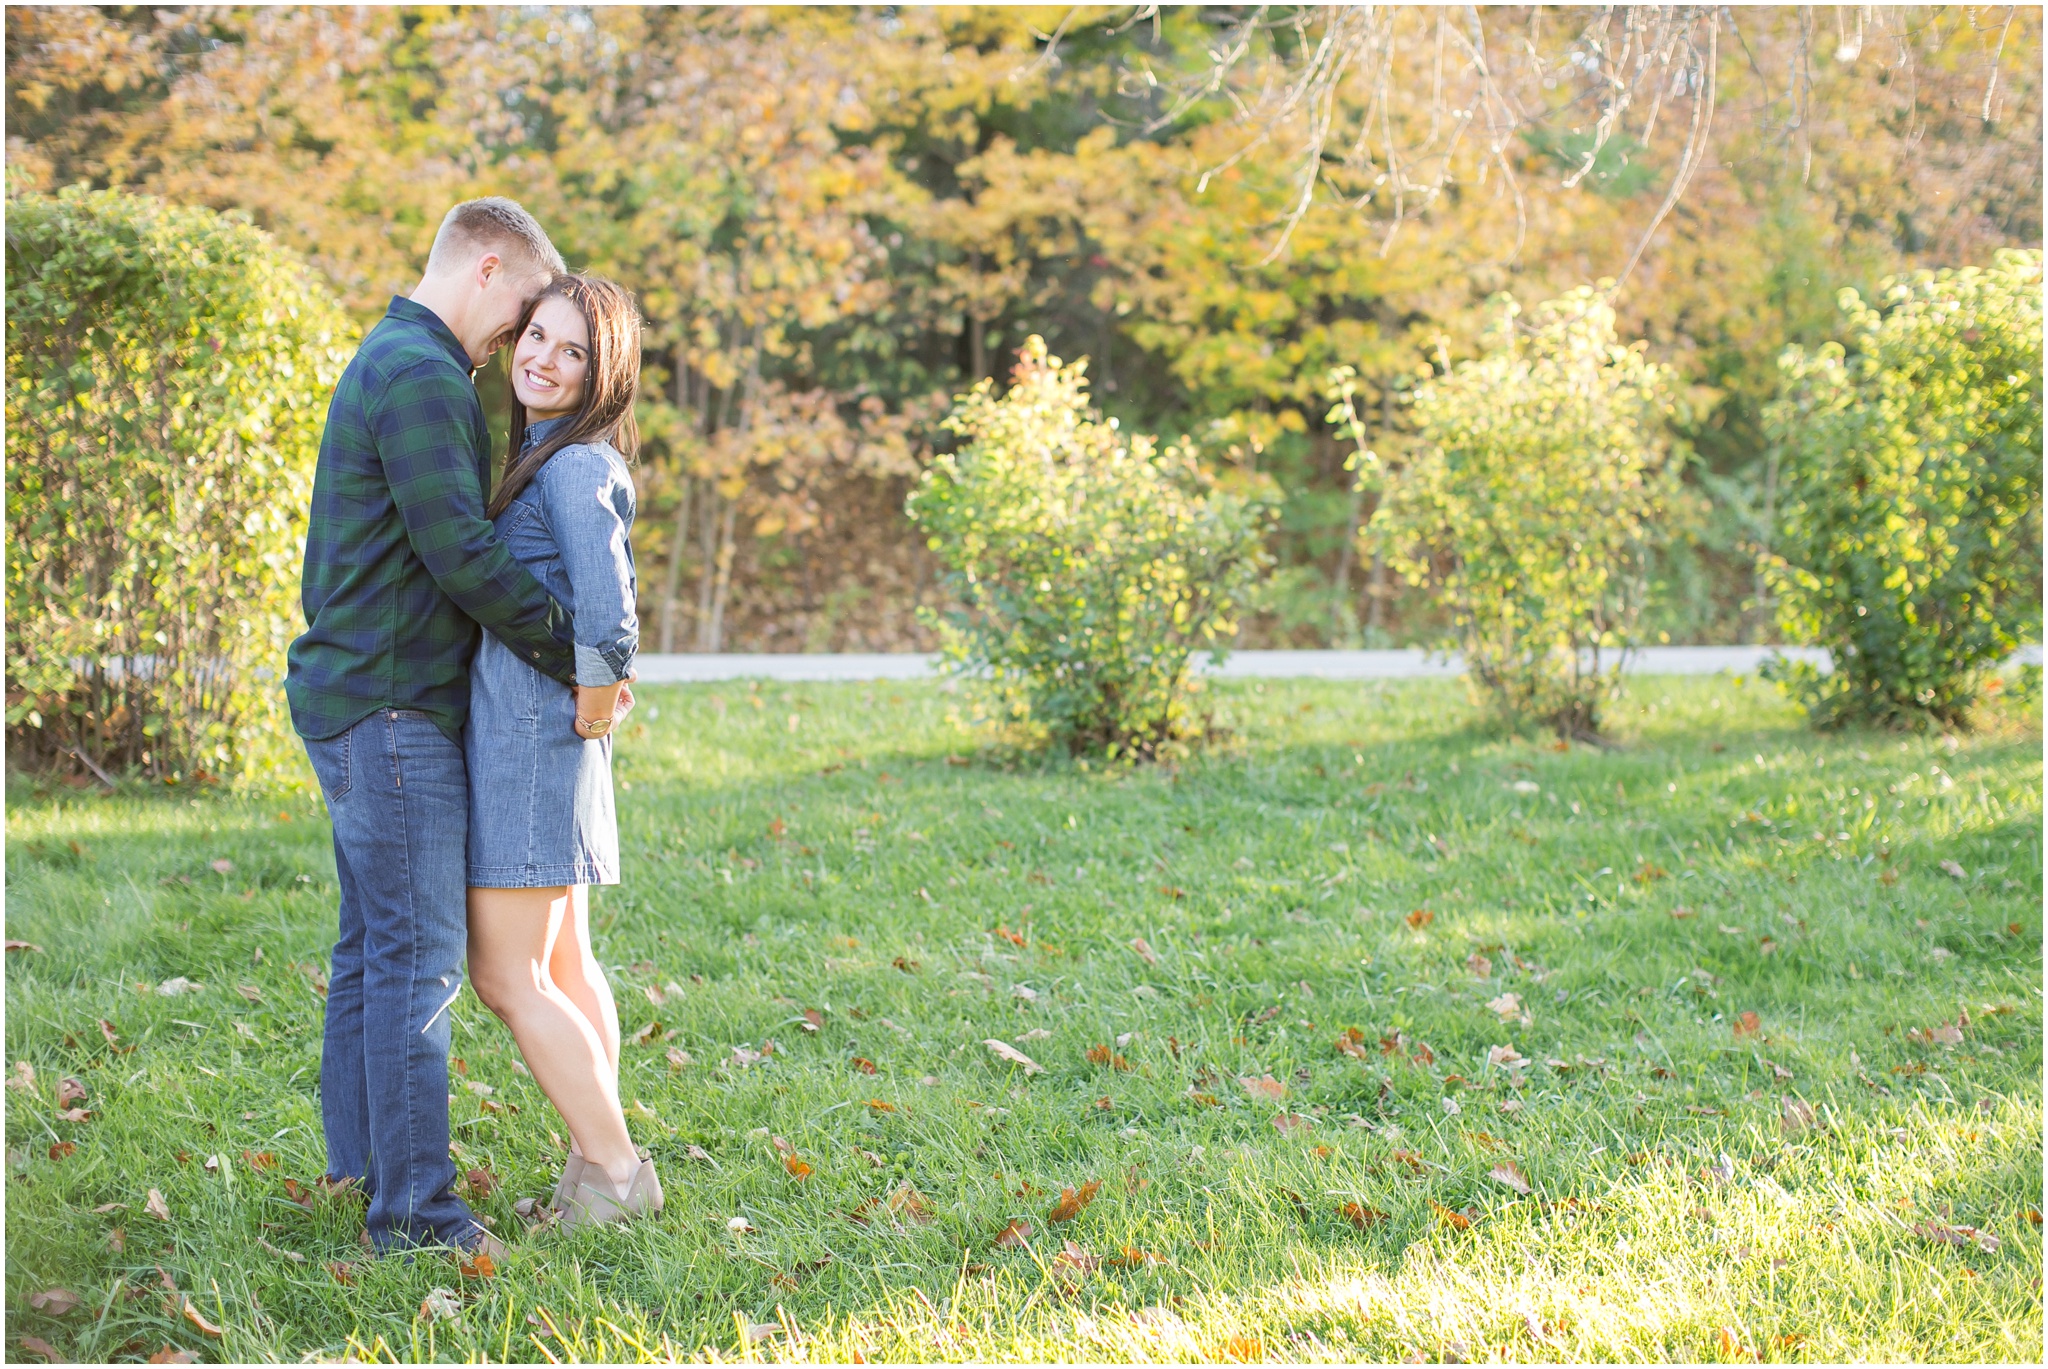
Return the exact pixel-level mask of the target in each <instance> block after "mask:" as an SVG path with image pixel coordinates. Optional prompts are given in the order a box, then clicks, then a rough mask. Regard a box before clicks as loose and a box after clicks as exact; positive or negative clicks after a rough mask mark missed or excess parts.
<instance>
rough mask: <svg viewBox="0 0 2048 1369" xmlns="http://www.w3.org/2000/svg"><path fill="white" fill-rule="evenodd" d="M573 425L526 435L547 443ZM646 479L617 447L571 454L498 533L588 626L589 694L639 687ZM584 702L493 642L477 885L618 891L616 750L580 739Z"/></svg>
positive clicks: (475, 804)
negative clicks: (638, 566) (639, 525)
mask: <svg viewBox="0 0 2048 1369" xmlns="http://www.w3.org/2000/svg"><path fill="white" fill-rule="evenodd" d="M567 421H568V420H567V419H566V418H557V419H550V420H548V421H547V422H545V423H538V424H535V425H534V426H533V427H531V428H528V429H527V430H526V442H527V444H528V445H529V446H530V445H531V444H533V443H535V442H538V441H541V440H542V439H543V438H545V437H546V436H547V434H548V433H549V432H550V431H552V430H553V428H554V426H555V425H556V424H559V423H565V422H567ZM633 510H634V497H633V477H632V475H631V474H630V473H629V472H628V471H627V469H626V463H625V460H624V459H623V458H622V457H620V455H619V454H618V452H616V451H614V450H613V449H612V447H611V445H610V444H609V443H604V442H599V443H594V444H587V445H585V444H579V445H577V446H573V447H564V448H563V449H562V450H561V451H559V452H556V453H555V454H554V455H553V456H551V457H549V458H548V462H547V464H546V465H545V466H542V467H541V468H540V471H539V473H538V474H537V475H535V476H534V478H533V479H532V481H530V482H529V483H528V484H527V486H526V488H525V489H523V490H521V491H520V492H519V495H518V497H517V498H515V499H514V500H513V501H512V502H511V503H510V504H509V505H507V506H506V508H505V511H504V512H503V513H501V514H499V515H498V516H497V518H496V520H494V525H495V526H496V528H497V530H498V536H499V538H500V539H501V540H502V541H503V542H504V544H505V546H506V549H507V550H509V551H510V552H511V553H512V555H513V557H514V558H515V559H517V560H518V561H519V563H520V564H521V565H523V566H525V567H526V568H527V569H528V570H530V571H532V572H533V574H534V578H535V579H537V580H539V581H540V582H541V584H542V585H543V586H544V587H545V588H546V589H547V591H548V593H550V594H552V595H554V596H555V598H556V599H557V600H558V601H559V602H560V603H561V604H562V605H563V607H565V608H567V609H568V610H569V611H570V612H571V614H572V615H573V617H574V619H575V626H576V681H577V683H578V684H584V685H608V684H613V683H616V682H617V681H619V680H623V679H625V678H626V674H627V671H628V669H629V667H630V666H631V665H632V661H633V653H634V652H635V651H636V650H637V649H638V648H639V644H640V620H639V617H638V615H637V614H636V613H635V612H634V602H635V599H636V597H637V589H638V586H637V582H636V579H635V576H634V571H633V546H632V542H631V541H630V535H631V533H632V530H633ZM575 719H576V696H575V694H574V693H573V692H572V691H571V690H570V689H569V687H568V686H567V685H565V684H562V683H560V682H558V681H556V680H552V679H550V678H548V677H547V676H545V675H543V674H541V673H540V672H539V671H538V670H535V669H534V668H533V667H532V666H530V665H528V664H527V663H526V662H525V661H524V660H522V659H520V657H519V656H518V655H517V654H516V653H514V652H513V651H512V650H511V649H510V648H509V647H507V646H506V645H505V644H504V643H502V642H500V641H499V640H498V639H497V638H496V637H494V636H492V635H491V634H490V633H488V632H486V633H484V635H483V645H482V646H481V647H479V648H478V650H477V656H476V663H475V665H474V666H473V667H472V668H471V674H470V701H469V724H468V727H467V730H466V732H465V733H464V738H463V740H464V743H465V746H466V750H467V752H468V761H469V883H470V885H471V886H472V887H474V888H485V889H545V888H555V887H559V886H562V885H570V884H617V883H618V882H619V822H618V813H617V810H616V809H615V808H614V806H613V803H612V739H611V738H610V737H609V736H605V737H599V738H597V739H596V740H595V741H585V740H584V739H583V738H581V737H579V736H577V735H576V732H575Z"/></svg>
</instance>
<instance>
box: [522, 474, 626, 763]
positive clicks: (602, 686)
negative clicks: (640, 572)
mask: <svg viewBox="0 0 2048 1369" xmlns="http://www.w3.org/2000/svg"><path fill="white" fill-rule="evenodd" d="M541 483H542V491H541V493H542V498H543V499H544V500H545V501H546V505H547V516H548V526H549V528H550V529H551V530H552V531H553V533H554V536H555V545H556V547H557V549H558V550H559V551H560V553H561V556H562V568H563V569H564V570H565V571H566V572H567V573H568V576H569V593H570V597H571V599H572V600H573V601H574V604H575V628H576V684H577V689H576V713H577V717H578V719H579V722H578V726H577V733H578V735H581V736H591V735H602V733H603V732H604V730H605V728H604V727H602V726H600V727H599V728H598V729H597V731H596V732H595V733H593V732H591V731H590V730H589V729H588V728H587V727H586V726H585V725H584V723H583V721H582V720H585V719H589V720H610V719H612V718H613V717H615V715H616V711H617V708H618V702H619V694H620V691H621V688H622V687H623V686H624V684H625V682H626V681H627V680H629V679H631V678H632V674H633V656H634V654H635V653H636V652H637V651H638V650H639V646H640V618H639V614H638V612H637V611H636V608H635V602H636V600H637V598H638V592H639V584H638V580H637V577H636V576H635V574H634V569H633V545H632V541H631V539H630V536H629V534H630V531H631V528H632V521H633V487H632V484H631V482H630V481H629V480H628V479H627V478H626V476H625V474H624V473H623V472H622V471H620V470H619V468H618V467H617V466H616V465H615V464H614V463H613V462H612V461H611V460H610V459H609V458H608V457H607V456H606V455H605V454H604V453H603V452H600V451H596V450H591V449H587V448H573V447H572V448H570V449H568V450H566V451H563V452H559V453H557V454H556V455H555V457H554V458H553V459H552V460H550V461H549V462H548V464H547V466H546V467H545V468H544V470H543V480H542V482H541Z"/></svg>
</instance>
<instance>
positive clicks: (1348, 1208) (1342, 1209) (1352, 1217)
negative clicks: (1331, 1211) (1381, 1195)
mask: <svg viewBox="0 0 2048 1369" xmlns="http://www.w3.org/2000/svg"><path fill="white" fill-rule="evenodd" d="M1337 1212H1338V1215H1339V1216H1341V1217H1343V1218H1344V1220H1345V1221H1347V1222H1350V1223H1351V1224H1352V1225H1353V1226H1355V1227H1357V1228H1358V1229H1359V1230H1360V1231H1363V1230H1365V1229H1366V1228H1367V1227H1369V1226H1377V1225H1378V1224H1379V1223H1381V1222H1384V1221H1386V1220H1387V1214H1386V1213H1384V1212H1382V1211H1380V1210H1379V1209H1378V1208H1376V1207H1366V1206H1365V1205H1364V1204H1362V1203H1339V1204H1337Z"/></svg>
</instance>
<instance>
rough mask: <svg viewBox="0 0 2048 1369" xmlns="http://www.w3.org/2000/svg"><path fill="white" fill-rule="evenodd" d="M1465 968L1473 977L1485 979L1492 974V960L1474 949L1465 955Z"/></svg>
mask: <svg viewBox="0 0 2048 1369" xmlns="http://www.w3.org/2000/svg"><path fill="white" fill-rule="evenodd" d="M1465 969H1466V970H1467V971H1468V972H1470V974H1471V976H1472V977H1473V978H1474V979H1486V978H1489V977H1491V976H1492V974H1493V962H1492V961H1491V960H1488V959H1487V958H1486V957H1485V956H1483V955H1480V954H1479V953H1478V952H1477V951H1474V952H1473V953H1472V954H1471V955H1468V956H1466V957H1465Z"/></svg>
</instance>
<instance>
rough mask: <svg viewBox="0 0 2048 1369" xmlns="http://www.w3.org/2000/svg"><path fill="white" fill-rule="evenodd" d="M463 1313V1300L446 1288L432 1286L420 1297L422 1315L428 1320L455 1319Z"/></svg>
mask: <svg viewBox="0 0 2048 1369" xmlns="http://www.w3.org/2000/svg"><path fill="white" fill-rule="evenodd" d="M461 1315H462V1302H461V1300H460V1299H459V1298H457V1297H456V1296H455V1294H454V1293H453V1292H452V1291H450V1290H449V1289H446V1288H431V1289H428V1290H427V1296H426V1297H424V1298H422V1299H420V1316H421V1317H423V1318H425V1319H426V1320H428V1321H454V1320H456V1319H457V1318H459V1317H460V1316H461Z"/></svg>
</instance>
